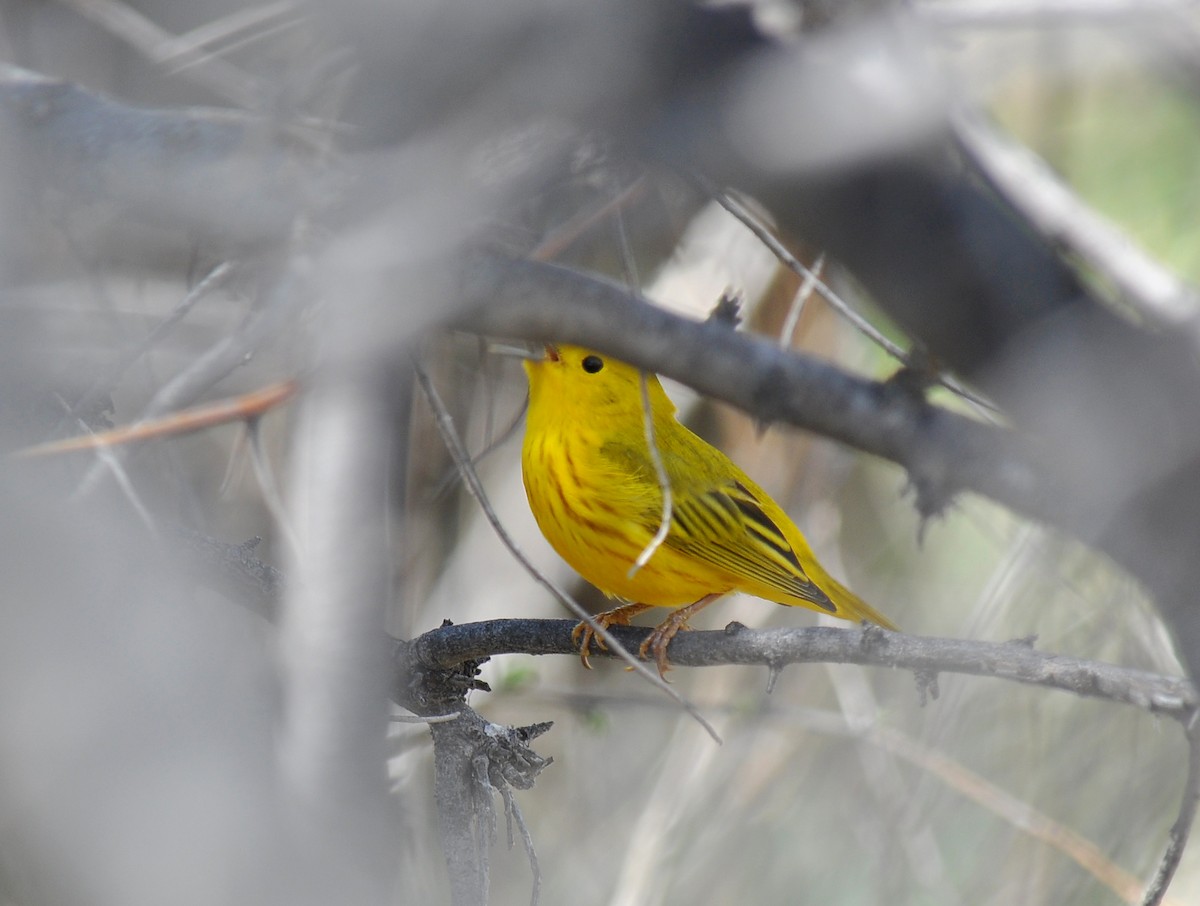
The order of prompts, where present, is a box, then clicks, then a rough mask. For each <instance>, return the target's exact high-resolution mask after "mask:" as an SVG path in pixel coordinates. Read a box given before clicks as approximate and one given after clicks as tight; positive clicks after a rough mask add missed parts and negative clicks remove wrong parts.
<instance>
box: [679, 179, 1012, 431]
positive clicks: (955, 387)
mask: <svg viewBox="0 0 1200 906" xmlns="http://www.w3.org/2000/svg"><path fill="white" fill-rule="evenodd" d="M688 176H689V178H691V179H692V180H693V181H694V182H695V183H696V184H697V185H698V186H700V187H701V189H702V190H703V191H704V192H705V193H706V194H708V195H709V196H710V197H711V198H712V199H713V200H714V201H715V202H716V203H717V204H719V205H720V206H721V207H723V208H724V209H725V210H726V211H728V212H729V213H730V214H732V215H733V216H734V217H735V218H737V219H738V220H739V221H740V222H741V223H742V225H743V226H745V227H746V229H748V230H750V232H752V233H753V234H754V235H755V236H757V237H758V238H759V240H760V241H761V242H762V243H763V245H765V246H766V247H767V248H768V249H770V250H771V253H772V254H774V255H775V257H776V258H778V259H779V261H780V262H781V263H782V264H783V265H784V266H785V267H787V268H788V269H789V270H791V271H793V272H794V273H796V274H797V275H799V276H800V277H801V278H803V279H804V280H806V281H811V282H812V285H813V286H814V287H815V288H816V290H817V291H818V292H819V293H820V294H821V298H823V299H824V300H825V301H826V302H828V303H829V305H830V306H831V307H832V308H833V309H834V311H836V312H837V313H838V314H839V315H841V316H842V317H843V318H845V319H846V320H847V321H848V322H849V323H850V324H851V326H853V327H854V328H855V329H856V330H858V332H859V333H861V334H862V335H863V336H865V337H866V338H867V339H869V340H871V342H873V343H875V344H876V345H877V346H879V347H880V348H881V349H883V350H884V351H885V352H886V353H887V354H888V355H890V356H892V357H893V358H894V359H896V360H897V361H898V362H901V363H902V364H904V365H908V366H910V367H911V366H912V365H913V364H914V363H913V361H912V359H911V357H910V356H909V354H908V353H907V352H905V351H904V350H903V349H901V348H900V347H899V346H898V345H896V344H895V343H893V342H892V341H891V340H889V339H888V338H887V337H885V336H884V335H883V334H882V333H881V332H880V331H879V330H878V329H876V327H875V325H874V324H872V323H871V322H870V321H868V320H867V319H866V318H864V317H863V316H862V315H860V314H859V313H858V312H856V311H855V310H854V309H853V308H852V307H851V306H850V304H849V303H848V302H846V300H845V299H843V298H842V297H841V296H839V295H838V294H837V293H836V292H834V290H833V289H832V288H831V287H830V286H829V285H828V284H827V283H826V282H825V281H824V280H822V279H821V278H820V277H819V276H818V275H817V274H816V273H815V272H814V270H813V269H812V268H810V267H808V266H807V265H805V264H804V262H803V261H801V260H800V259H799V258H797V257H796V256H795V255H793V254H792V253H791V252H790V251H788V249H787V247H786V246H785V245H784V244H783V243H782V242H780V241H779V240H778V239H777V238H775V235H774V234H773V233H772V232H771V230H770V229H768V227H767V226H766V224H764V223H763V222H762V221H761V220H759V219H758V218H757V217H755V216H754V214H753V213H751V212H750V210H749V209H748V208H747V207H746V206H745V205H743V204H742V203H741V202H739V201H737V200H736V199H735V198H733V197H732V196H730V195H729V194H728V193H727V192H723V191H722V190H721V189H719V188H718V187H717V186H715V185H713V184H712V183H711V182H709V181H708V179H707V178H706V177H704V176H701V175H699V174H697V173H690V174H688ZM934 377H935V378H936V380H937V382H938V383H939V384H941V385H942V386H943V387H945V388H946V389H947V390H949V391H951V392H952V393H955V394H957V395H958V396H961V397H962V398H963V399H964V400H967V401H968V402H970V403H972V404H974V405H975V406H977V407H979V408H980V409H981V410H983V411H984V412H995V411H997V407H996V404H995V403H993V402H991V401H990V400H987V399H985V398H983V397H982V396H980V395H979V394H977V393H975V392H973V391H971V390H968V389H967V388H966V387H964V386H962V384H960V383H959V382H958V381H956V380H955V379H954V378H953V377H951V376H950V375H945V374H940V373H938V374H936V375H935V376H934Z"/></svg>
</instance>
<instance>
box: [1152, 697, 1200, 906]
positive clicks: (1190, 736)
mask: <svg viewBox="0 0 1200 906" xmlns="http://www.w3.org/2000/svg"><path fill="white" fill-rule="evenodd" d="M1186 730H1187V740H1188V772H1187V780H1185V781H1184V785H1183V797H1182V801H1181V802H1180V804H1179V815H1178V817H1176V819H1175V823H1174V824H1173V825H1171V833H1170V837H1169V838H1168V843H1167V851H1166V852H1165V853H1163V857H1162V862H1161V863H1159V866H1158V871H1157V872H1156V873H1155V875H1154V880H1153V881H1151V882H1150V887H1149V888H1148V889H1147V890H1146V897H1145V899H1144V900H1142V906H1158V904H1160V903H1161V902H1162V901H1163V897H1164V896H1166V893H1167V888H1168V887H1169V886H1170V884H1171V879H1172V878H1173V877H1175V871H1176V869H1178V868H1179V862H1180V860H1181V859H1182V858H1183V851H1184V849H1185V848H1186V847H1187V842H1188V837H1189V836H1190V835H1191V832H1192V825H1193V824H1195V821H1196V807H1197V804H1198V803H1200V720H1198V719H1197V714H1196V713H1193V714H1192V716H1191V718H1190V720H1189V721H1188V724H1187V726H1186Z"/></svg>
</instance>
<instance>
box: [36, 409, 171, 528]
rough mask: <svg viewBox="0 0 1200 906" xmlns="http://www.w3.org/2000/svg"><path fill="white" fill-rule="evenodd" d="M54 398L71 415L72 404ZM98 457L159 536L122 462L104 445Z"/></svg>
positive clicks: (78, 420) (85, 427)
mask: <svg viewBox="0 0 1200 906" xmlns="http://www.w3.org/2000/svg"><path fill="white" fill-rule="evenodd" d="M54 396H55V398H56V399H57V400H58V403H59V405H60V406H62V408H63V410H64V411H65V412H66V413H68V414H70V412H71V406H70V404H69V403H67V401H66V400H64V399H63V398H62V397H61V396H59V395H58V394H57V393H56V394H54ZM75 424H76V425H77V426H78V427H79V428H80V429H81V430H83V431H89V432H90V431H91V428H90V427H89V426H88V424H87V422H85V421H84V420H83V419H81V418H79V417H78V416H75ZM96 436H97V435H96V434H85V435H83V439H84V440H92V439H94V438H95V437H96ZM13 455H14V456H16V457H20V456H21V455H22V451H20V450H18V451H17V452H16V453H14V454H13ZM96 455H97V458H98V459H99V460H100V463H101V465H103V466H104V467H105V468H107V469H108V470H109V471H110V472H111V473H112V476H113V478H114V479H116V482H117V486H118V487H119V488H120V489H121V493H123V494H124V495H125V499H127V500H128V501H129V503H130V505H131V506H132V507H133V510H134V512H135V513H137V514H138V518H139V519H141V520H142V523H143V524H144V525H145V526H146V528H148V529H149V530H150V534H152V535H156V534H158V529H157V526H155V524H154V517H153V516H151V515H150V510H148V509H147V508H146V505H145V504H144V503H142V499H141V498H140V497H139V496H138V493H137V491H136V490H135V489H134V487H133V482H132V481H131V480H130V478H129V473H128V472H126V471H125V467H124V466H123V465H121V461H120V460H119V459H117V457H116V456H114V455H113V453H112V450H109V449H107V448H106V447H104V446H102V445H97V447H96Z"/></svg>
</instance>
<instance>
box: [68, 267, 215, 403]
mask: <svg viewBox="0 0 1200 906" xmlns="http://www.w3.org/2000/svg"><path fill="white" fill-rule="evenodd" d="M232 273H233V264H231V263H230V262H228V261H225V262H222V263H221V264H218V265H217V266H216V267H214V268H213V269H212V270H211V271H209V272H208V273H207V274H205V275H204V276H203V277H202V278H201V279H200V281H199V282H198V283H196V285H195V286H193V287H192V288H191V289H190V290H188V292H187V295H185V296H184V297H183V298H182V299H181V300H180V301H179V304H177V305H176V306H175V307H174V308H173V309H171V313H170V314H169V315H167V316H166V317H165V318H163V320H162V321H160V322H159V323H158V324H157V325H156V326H155V328H154V329H153V330H152V331H150V334H149V336H147V337H146V338H145V339H144V340H142V342H140V343H138V344H137V345H136V346H135V347H134V348H133V349H131V350H129V352H128V353H126V354H125V355H124V356H122V357H121V358H120V359H119V360H118V361H117V362H116V364H114V365H113V366H112V368H111V369H110V370H109V371H108V373H107V374H105V375H104V377H102V378H100V379H99V380H98V381H96V382H95V383H94V384H93V385H92V386H91V388H90V389H89V390H88V391H87V392H86V393H85V394H84V395H83V396H82V397H81V398H80V399H79V401H78V402H76V403H75V405H74V407H72V408H73V411H74V412H77V413H78V412H84V411H86V410H87V409H88V408H89V407H90V406H92V405H93V404H94V403H95V402H96V401H97V400H98V399H99V398H100V397H101V396H102V395H104V394H105V393H108V392H109V391H110V390H112V388H113V387H115V386H116V384H117V383H118V382H119V381H120V380H121V378H122V377H123V376H124V374H125V372H126V371H128V370H129V368H130V367H131V366H132V365H133V364H134V363H136V362H137V361H138V359H140V358H141V357H142V356H144V355H145V354H146V353H147V352H149V351H150V350H151V349H153V348H154V347H155V346H156V345H157V344H158V342H159V341H160V340H162V338H163V337H164V336H166V335H167V333H168V332H170V330H171V328H172V327H174V326H175V325H176V324H178V323H179V322H180V321H182V320H183V319H184V318H185V317H186V316H187V314H188V312H190V311H191V310H192V308H193V306H195V304H196V303H197V302H199V301H200V300H201V299H203V298H204V297H205V296H206V295H208V294H209V293H210V292H212V291H213V290H214V289H216V288H218V287H219V286H221V284H223V283H224V282H225V281H226V280H227V279H229V276H230V275H231V274H232Z"/></svg>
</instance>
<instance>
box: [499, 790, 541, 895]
mask: <svg viewBox="0 0 1200 906" xmlns="http://www.w3.org/2000/svg"><path fill="white" fill-rule="evenodd" d="M500 795H501V796H502V797H503V799H504V814H505V817H506V818H508V848H509V849H512V847H513V839H512V825H513V823H514V822H515V823H516V825H517V830H518V831H519V832H520V834H521V843H522V844H524V846H525V854H526V855H527V856H528V857H529V870H530V871H531V872H533V890H532V891H531V892H530V894H529V906H538V901H539V900H540V899H541V897H542V866H541V865H540V864H539V863H538V857H537V849H536V848H535V847H534V845H533V835H532V834H530V833H529V827H528V826H527V825H526V824H525V816H524V815H523V814H521V807H520V806H519V805H517V797H516V796H515V795H513V791H512V787H508V786H505V787H501V789H500Z"/></svg>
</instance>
